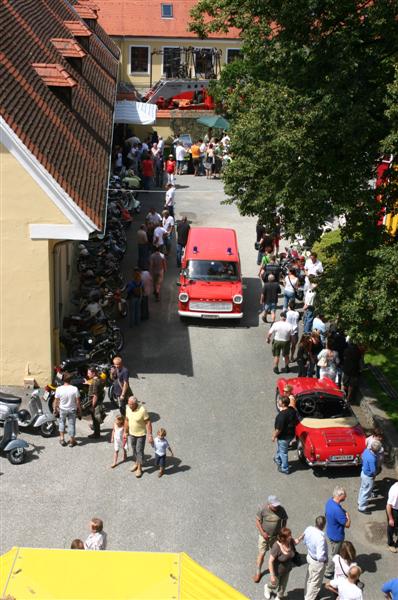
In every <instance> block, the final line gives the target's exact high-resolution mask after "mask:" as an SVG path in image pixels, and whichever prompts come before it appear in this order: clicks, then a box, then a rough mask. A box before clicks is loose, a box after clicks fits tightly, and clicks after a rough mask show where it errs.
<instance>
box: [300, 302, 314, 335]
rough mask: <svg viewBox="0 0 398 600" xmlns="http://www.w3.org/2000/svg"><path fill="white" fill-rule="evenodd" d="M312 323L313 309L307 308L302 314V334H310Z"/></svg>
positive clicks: (311, 307)
mask: <svg viewBox="0 0 398 600" xmlns="http://www.w3.org/2000/svg"><path fill="white" fill-rule="evenodd" d="M313 321H314V307H313V306H309V307H308V308H307V309H306V310H305V312H304V319H303V325H304V330H303V333H311V331H312V323H313Z"/></svg>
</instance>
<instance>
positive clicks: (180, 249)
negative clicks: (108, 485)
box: [177, 244, 184, 267]
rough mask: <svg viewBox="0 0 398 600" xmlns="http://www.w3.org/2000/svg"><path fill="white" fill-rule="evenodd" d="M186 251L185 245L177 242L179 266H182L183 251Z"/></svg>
mask: <svg viewBox="0 0 398 600" xmlns="http://www.w3.org/2000/svg"><path fill="white" fill-rule="evenodd" d="M183 252H184V246H183V245H182V244H177V267H181V259H182V253H183Z"/></svg>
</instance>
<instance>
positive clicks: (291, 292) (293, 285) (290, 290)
mask: <svg viewBox="0 0 398 600" xmlns="http://www.w3.org/2000/svg"><path fill="white" fill-rule="evenodd" d="M298 283H299V280H298V279H297V277H296V275H295V273H294V269H289V271H288V274H287V275H286V277H285V282H284V285H285V289H284V292H283V310H286V309H287V307H288V305H289V300H294V298H295V297H296V290H297V287H298Z"/></svg>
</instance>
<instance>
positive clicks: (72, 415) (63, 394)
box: [54, 373, 81, 448]
mask: <svg viewBox="0 0 398 600" xmlns="http://www.w3.org/2000/svg"><path fill="white" fill-rule="evenodd" d="M71 379H72V376H71V375H70V374H69V373H64V376H63V382H64V384H63V385H60V386H59V387H57V389H56V390H55V401H54V413H55V414H58V413H59V443H60V444H61V446H66V445H67V444H66V442H65V423H66V420H68V433H69V436H70V440H69V446H70V447H71V448H73V446H76V443H77V442H76V415H79V417H80V416H81V407H80V394H79V390H78V389H77V387H75V386H74V385H71V383H70V382H71Z"/></svg>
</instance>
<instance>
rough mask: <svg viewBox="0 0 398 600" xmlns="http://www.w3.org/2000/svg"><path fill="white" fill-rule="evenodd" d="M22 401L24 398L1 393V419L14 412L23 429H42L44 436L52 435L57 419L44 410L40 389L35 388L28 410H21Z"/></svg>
mask: <svg viewBox="0 0 398 600" xmlns="http://www.w3.org/2000/svg"><path fill="white" fill-rule="evenodd" d="M21 403H22V399H21V398H19V397H18V396H13V395H12V394H3V393H0V420H4V418H5V417H6V416H7V415H10V414H14V415H16V416H17V419H18V425H19V427H20V428H21V429H22V428H25V429H28V428H30V429H40V433H41V435H42V436H43V437H46V438H47V437H51V436H52V435H53V434H54V433H55V431H56V429H57V427H56V420H55V418H54V416H53V415H51V414H49V413H46V412H43V407H42V403H41V398H40V392H39V390H34V392H33V393H32V395H31V397H30V401H29V404H28V410H26V409H22V410H21V409H20V407H21Z"/></svg>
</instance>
